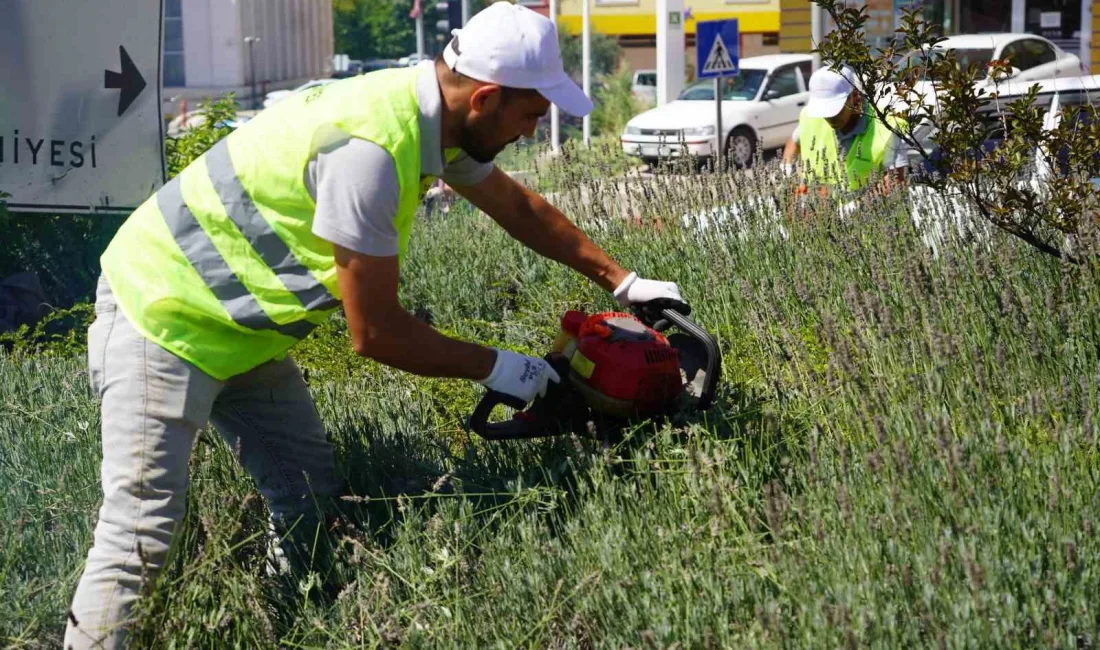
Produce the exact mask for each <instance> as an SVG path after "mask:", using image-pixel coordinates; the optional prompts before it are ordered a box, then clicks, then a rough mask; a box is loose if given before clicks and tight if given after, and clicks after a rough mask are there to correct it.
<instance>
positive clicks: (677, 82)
mask: <svg viewBox="0 0 1100 650" xmlns="http://www.w3.org/2000/svg"><path fill="white" fill-rule="evenodd" d="M695 73H696V74H697V75H698V74H699V71H698V70H696V71H695ZM683 89H684V0H657V105H658V106H664V105H665V104H667V103H668V102H671V101H672V100H674V99H676V97H677V96H679V94H680V91H681V90H683Z"/></svg>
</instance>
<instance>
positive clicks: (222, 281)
mask: <svg viewBox="0 0 1100 650" xmlns="http://www.w3.org/2000/svg"><path fill="white" fill-rule="evenodd" d="M221 144H223V145H224V141H223V142H222V143H221ZM223 148H224V147H223ZM156 197H157V207H158V208H159V209H160V213H161V215H162V216H163V217H164V222H165V224H167V225H168V230H169V231H170V232H171V233H172V238H173V239H175V240H176V244H178V245H179V247H180V250H182V251H183V254H184V256H185V257H187V261H188V262H190V263H191V267H192V268H194V269H195V270H196V271H197V272H198V274H199V277H201V278H202V281H203V282H205V283H206V286H207V287H209V288H210V291H212V292H213V293H214V295H215V296H217V297H218V300H220V301H221V303H222V306H224V307H225V311H227V312H228V313H229V316H230V318H232V319H233V322H235V323H237V324H238V325H241V326H242V327H247V328H249V329H254V330H275V331H276V332H279V333H280V334H285V335H287V336H292V337H294V338H303V337H305V336H306V335H308V334H309V333H310V332H311V331H312V330H313V328H314V327H315V326H314V325H313V323H310V322H308V321H298V322H295V323H289V324H287V325H279V324H278V323H276V322H275V321H273V320H271V318H270V317H269V316H268V315H267V313H266V312H264V310H263V309H262V308H261V307H260V303H258V302H256V299H255V298H254V297H253V296H252V293H251V292H250V291H249V290H248V289H247V288H246V287H245V286H244V284H243V283H241V281H240V279H239V278H237V274H236V273H234V272H233V270H232V269H230V268H229V264H227V263H226V261H225V259H224V258H223V257H222V256H221V253H219V252H218V249H217V248H215V247H214V242H212V241H210V236H209V235H208V234H206V231H205V230H203V229H202V226H201V225H199V220H198V219H196V218H195V215H194V214H193V213H192V212H191V209H190V208H188V207H187V203H185V202H184V200H183V194H182V193H181V192H180V179H179V176H177V177H175V178H173V179H172V180H171V181H169V182H168V184H167V185H165V186H164V187H163V188H161V190H160V191H159V192H157V194H156ZM325 293H328V292H327V291H326V292H325Z"/></svg>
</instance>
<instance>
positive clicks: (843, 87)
mask: <svg viewBox="0 0 1100 650" xmlns="http://www.w3.org/2000/svg"><path fill="white" fill-rule="evenodd" d="M855 89H856V84H855V75H854V74H853V73H852V69H851V68H849V67H848V66H844V67H842V68H841V69H840V70H835V69H833V68H827V67H823V68H819V69H818V70H817V72H815V73H813V74H812V75H810V101H809V103H807V104H806V109H805V110H806V115H808V116H810V117H823V118H830V117H835V116H836V115H837V114H839V113H840V111H841V109H843V108H844V102H846V101H848V96H849V95H851V94H852V91H853V90H855Z"/></svg>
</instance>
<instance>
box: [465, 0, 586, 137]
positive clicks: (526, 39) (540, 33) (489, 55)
mask: <svg viewBox="0 0 1100 650" xmlns="http://www.w3.org/2000/svg"><path fill="white" fill-rule="evenodd" d="M451 34H453V35H454V38H452V39H451V42H450V43H449V44H448V45H447V47H446V48H445V49H444V50H443V60H444V61H445V62H446V63H447V65H448V66H449V67H450V68H451V69H452V70H454V71H455V72H461V73H462V74H464V75H466V76H467V77H470V78H471V79H477V80H478V81H484V82H486V83H492V84H498V85H501V86H508V87H510V88H532V89H534V90H537V91H539V94H541V95H542V96H543V97H545V98H546V99H548V100H550V101H551V102H553V103H555V104H557V105H558V107H559V108H561V109H562V110H563V111H565V112H566V113H569V114H570V115H575V116H577V117H583V116H585V115H587V114H588V113H590V112H591V111H592V101H591V100H590V99H588V97H586V96H585V94H584V91H582V90H581V89H580V88H579V87H578V86H577V84H575V83H573V80H572V79H570V78H569V75H567V74H565V69H564V68H563V67H562V62H561V51H560V50H559V49H558V33H557V29H555V27H554V23H552V22H550V19H549V18H546V17H545V16H542V15H540V14H538V13H535V12H534V11H531V10H530V9H528V8H527V7H523V6H520V5H513V4H512V3H510V2H504V1H501V2H496V3H493V4H491V5H489V6H488V7H486V8H485V9H483V10H482V11H479V12H478V13H477V14H476V15H474V16H473V17H472V18H470V20H469V22H467V23H466V24H465V25H464V26H463V27H462V29H455V30H452V31H451Z"/></svg>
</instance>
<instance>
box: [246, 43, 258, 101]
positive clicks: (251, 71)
mask: <svg viewBox="0 0 1100 650" xmlns="http://www.w3.org/2000/svg"><path fill="white" fill-rule="evenodd" d="M244 42H245V45H247V46H248V77H249V83H250V84H252V108H259V107H260V98H259V97H258V96H257V95H256V56H255V54H254V53H253V51H252V50H253V46H255V45H256V43H259V42H260V37H259V36H245V37H244Z"/></svg>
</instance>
